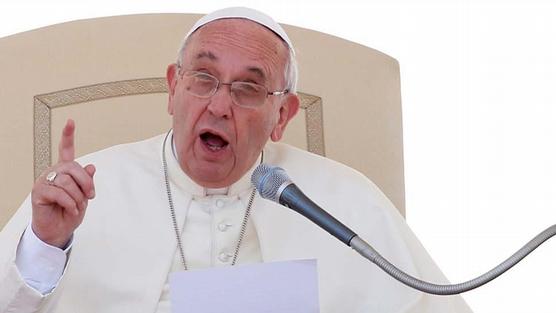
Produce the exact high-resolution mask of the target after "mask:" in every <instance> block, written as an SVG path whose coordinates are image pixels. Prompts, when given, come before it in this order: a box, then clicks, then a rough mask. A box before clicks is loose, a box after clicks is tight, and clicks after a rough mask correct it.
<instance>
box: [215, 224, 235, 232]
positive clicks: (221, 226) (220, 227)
mask: <svg viewBox="0 0 556 313" xmlns="http://www.w3.org/2000/svg"><path fill="white" fill-rule="evenodd" d="M231 226H232V224H230V223H220V224H218V230H219V231H221V232H225V231H227V230H228V228H229V227H231Z"/></svg>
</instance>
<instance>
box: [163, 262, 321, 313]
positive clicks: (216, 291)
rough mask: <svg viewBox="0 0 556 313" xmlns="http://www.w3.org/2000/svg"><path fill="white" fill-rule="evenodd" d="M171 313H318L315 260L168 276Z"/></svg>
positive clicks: (177, 273) (211, 269)
mask: <svg viewBox="0 0 556 313" xmlns="http://www.w3.org/2000/svg"><path fill="white" fill-rule="evenodd" d="M170 299H171V301H172V312H173V313H222V312H226V313H285V312H287V313H318V312H319V298H318V277H317V262H316V260H296V261H287V262H273V263H257V264H249V265H238V266H231V267H218V268H210V269H205V270H190V271H184V272H176V273H173V274H171V275H170Z"/></svg>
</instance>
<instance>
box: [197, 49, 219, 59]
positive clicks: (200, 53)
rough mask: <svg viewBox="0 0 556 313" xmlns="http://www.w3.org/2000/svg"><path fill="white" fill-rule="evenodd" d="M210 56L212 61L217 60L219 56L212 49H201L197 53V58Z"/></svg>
mask: <svg viewBox="0 0 556 313" xmlns="http://www.w3.org/2000/svg"><path fill="white" fill-rule="evenodd" d="M203 58H208V59H209V60H211V61H217V60H218V58H217V57H216V56H215V55H214V54H213V53H212V52H210V51H201V52H199V53H198V54H197V57H196V59H197V60H198V59H203Z"/></svg>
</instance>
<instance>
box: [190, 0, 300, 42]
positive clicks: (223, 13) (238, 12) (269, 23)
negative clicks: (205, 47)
mask: <svg viewBox="0 0 556 313" xmlns="http://www.w3.org/2000/svg"><path fill="white" fill-rule="evenodd" d="M226 18H242V19H246V20H250V21H253V22H255V23H258V24H260V25H262V26H264V27H266V28H268V29H270V30H271V31H273V32H274V33H275V34H276V35H278V37H280V38H282V40H284V41H285V42H286V44H288V47H289V48H290V50H292V51H293V45H292V43H291V41H290V38H289V37H288V35H287V34H286V32H285V31H284V29H283V28H282V26H280V24H278V23H276V21H274V20H273V19H272V17H270V16H268V15H266V14H264V13H263V12H260V11H257V10H254V9H250V8H245V7H230V8H225V9H221V10H217V11H214V12H212V13H209V14H207V15H205V16H203V17H202V18H201V19H199V20H198V21H197V23H195V25H193V27H192V28H191V30H190V31H189V32H188V33H187V35H185V38H184V41H185V40H187V38H189V36H190V35H191V34H193V33H194V32H195V31H196V30H197V29H199V28H201V27H202V26H204V25H206V24H208V23H210V22H212V21H216V20H221V19H226Z"/></svg>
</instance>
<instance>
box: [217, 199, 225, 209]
mask: <svg viewBox="0 0 556 313" xmlns="http://www.w3.org/2000/svg"><path fill="white" fill-rule="evenodd" d="M216 206H217V207H219V208H222V207H224V200H222V199H218V200H216Z"/></svg>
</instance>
